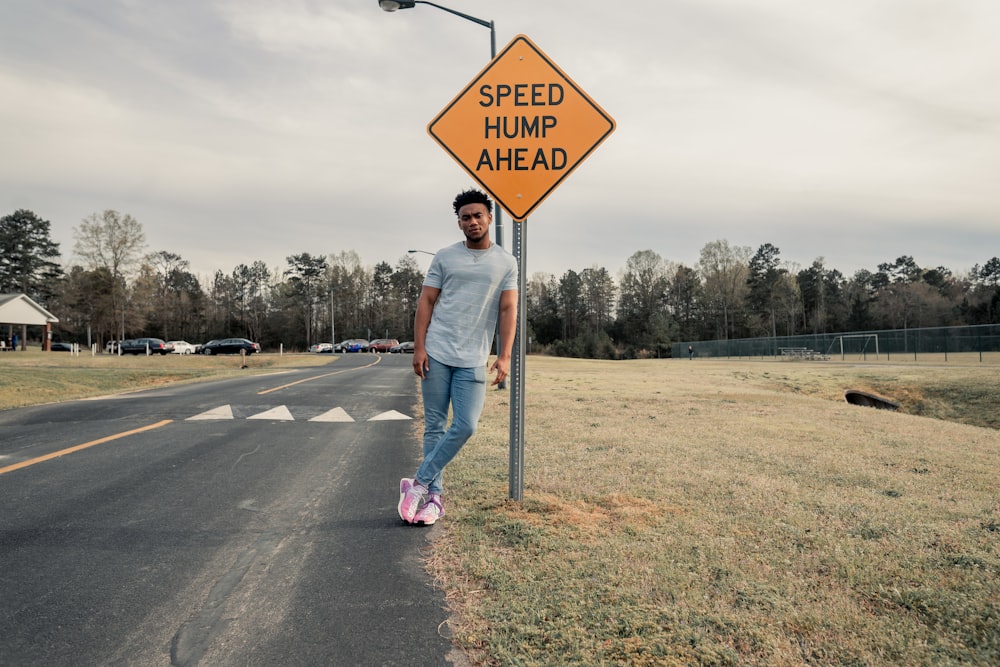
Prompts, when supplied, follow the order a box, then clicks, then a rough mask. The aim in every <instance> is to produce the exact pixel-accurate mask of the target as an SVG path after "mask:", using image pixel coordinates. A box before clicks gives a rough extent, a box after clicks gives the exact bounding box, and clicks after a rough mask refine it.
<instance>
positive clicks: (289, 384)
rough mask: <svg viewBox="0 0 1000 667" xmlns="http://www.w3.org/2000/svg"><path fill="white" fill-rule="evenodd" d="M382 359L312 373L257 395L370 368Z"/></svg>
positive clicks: (259, 392)
mask: <svg viewBox="0 0 1000 667" xmlns="http://www.w3.org/2000/svg"><path fill="white" fill-rule="evenodd" d="M380 361H382V357H378V358H377V359H376V360H375V361H373V362H371V363H370V364H368V365H366V366H358V367H357V368H345V369H344V370H342V371H333V372H332V373H323V374H322V375H314V376H312V377H311V378H303V379H301V380H296V381H295V382H289V383H288V384H283V385H281V386H280V387H272V388H271V389H265V390H263V391H258V392H257V395H258V396H263V395H264V394H270V393H271V392H274V391H281V390H282V389H288V388H289V387H294V386H295V385H297V384H302V383H303V382H312V381H313V380H319V379H320V378H327V377H330V376H331V375H340V374H341V373H350V372H351V371H361V370H364V369H366V368H371V367H372V366H374V365H375V364H377V363H379V362H380Z"/></svg>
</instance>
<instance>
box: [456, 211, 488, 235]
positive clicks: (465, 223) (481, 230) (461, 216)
mask: <svg viewBox="0 0 1000 667" xmlns="http://www.w3.org/2000/svg"><path fill="white" fill-rule="evenodd" d="M491 222H493V216H492V215H491V214H490V212H489V210H488V209H487V208H486V205H485V204H466V205H465V206H463V207H462V208H460V209H458V227H459V229H461V230H462V233H463V234H465V237H466V238H467V239H469V240H470V241H482V240H483V238H484V237H485V236H486V234H487V233H489V230H490V223H491Z"/></svg>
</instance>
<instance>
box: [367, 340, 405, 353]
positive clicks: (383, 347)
mask: <svg viewBox="0 0 1000 667" xmlns="http://www.w3.org/2000/svg"><path fill="white" fill-rule="evenodd" d="M394 345H399V341H398V340H396V339H395V338H376V339H375V340H373V341H372V342H370V343H368V351H369V352H391V351H392V347H393V346H394Z"/></svg>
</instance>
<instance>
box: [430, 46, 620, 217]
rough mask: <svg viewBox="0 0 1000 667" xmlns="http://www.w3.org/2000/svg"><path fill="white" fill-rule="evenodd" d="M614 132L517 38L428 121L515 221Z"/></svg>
mask: <svg viewBox="0 0 1000 667" xmlns="http://www.w3.org/2000/svg"><path fill="white" fill-rule="evenodd" d="M614 129H615V121H614V120H613V119H612V118H611V116H609V115H608V114H607V113H606V112H605V111H604V109H602V108H601V107H600V106H599V105H598V104H597V103H596V102H594V100H592V99H590V97H589V96H588V95H587V94H586V93H585V92H583V91H582V90H581V89H580V87H579V86H577V85H576V83H574V82H573V80H572V79H570V78H569V77H568V76H567V75H566V73H565V72H563V71H562V70H561V69H559V67H558V66H556V64H555V63H553V62H552V61H551V60H549V58H548V57H547V56H546V55H545V54H544V53H542V51H541V49H539V48H538V47H537V46H536V45H535V44H534V43H533V42H532V41H531V40H530V39H528V38H527V37H525V36H524V35H518V36H517V37H515V38H514V39H513V40H512V41H511V43H510V44H508V45H507V46H506V47H505V48H504V50H503V51H501V52H500V53H499V54H498V55H497V57H496V58H494V59H493V60H492V61H491V62H490V64H489V65H487V66H486V69H484V70H483V71H482V72H480V73H479V75H478V76H476V78H475V79H473V80H472V82H471V83H470V84H469V85H468V86H466V87H465V89H464V90H462V92H461V93H459V94H458V97H456V98H455V99H454V100H452V101H451V103H449V104H448V106H446V107H445V108H444V109H443V110H442V111H441V113H439V114H438V115H437V117H435V118H434V120H432V121H431V122H430V124H429V125H428V126H427V132H428V133H429V134H430V135H431V137H433V138H434V140H435V141H437V142H438V143H439V144H441V146H442V147H443V148H444V149H445V150H446V151H448V153H449V154H450V155H451V156H452V157H453V158H455V160H456V161H457V162H458V163H459V164H460V165H461V166H462V168H464V169H465V170H466V171H467V172H468V173H469V175H470V176H472V177H473V178H474V179H475V180H476V181H477V182H478V183H479V184H480V185H481V186H482V187H483V188H484V189H485V190H486V191H487V192H489V193H490V194H491V195H493V198H494V199H496V200H497V202H498V203H499V204H500V206H502V207H503V208H504V209H505V210H507V211H508V212H509V213H510V214H511V215H512V216H513V217H514V219H515V220H525V219H526V218H527V217H528V215H529V214H530V213H531V212H532V211H533V210H534V209H535V207H537V206H538V205H539V204H540V203H541V202H542V200H543V199H545V198H546V197H547V196H549V194H550V193H552V191H553V190H555V189H556V187H557V186H558V185H559V184H560V183H562V182H563V180H564V179H565V178H566V177H567V176H569V174H570V172H572V171H573V170H574V169H576V168H577V166H579V164H580V163H581V162H583V161H584V160H585V159H586V158H587V156H589V155H590V154H591V153H592V152H593V151H594V149H595V148H597V147H598V146H599V145H600V144H601V142H603V141H604V140H605V139H607V138H608V136H609V135H610V134H611V133H612V132H613V131H614Z"/></svg>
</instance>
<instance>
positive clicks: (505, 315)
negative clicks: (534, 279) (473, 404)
mask: <svg viewBox="0 0 1000 667" xmlns="http://www.w3.org/2000/svg"><path fill="white" fill-rule="evenodd" d="M516 333H517V290H516V289H511V290H504V291H503V292H501V293H500V342H501V344H502V345H503V349H501V350H498V352H499V354H497V358H496V361H494V362H493V365H492V366H490V372H491V373H492V372H493V371H496V372H497V376H496V377H495V378H493V382H491V383H490V384H491V385H496V384H500V383H501V382H503V381H504V380H505V379H507V375H508V373H510V355H511V350H512V349H513V347H514V335H515V334H516Z"/></svg>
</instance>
